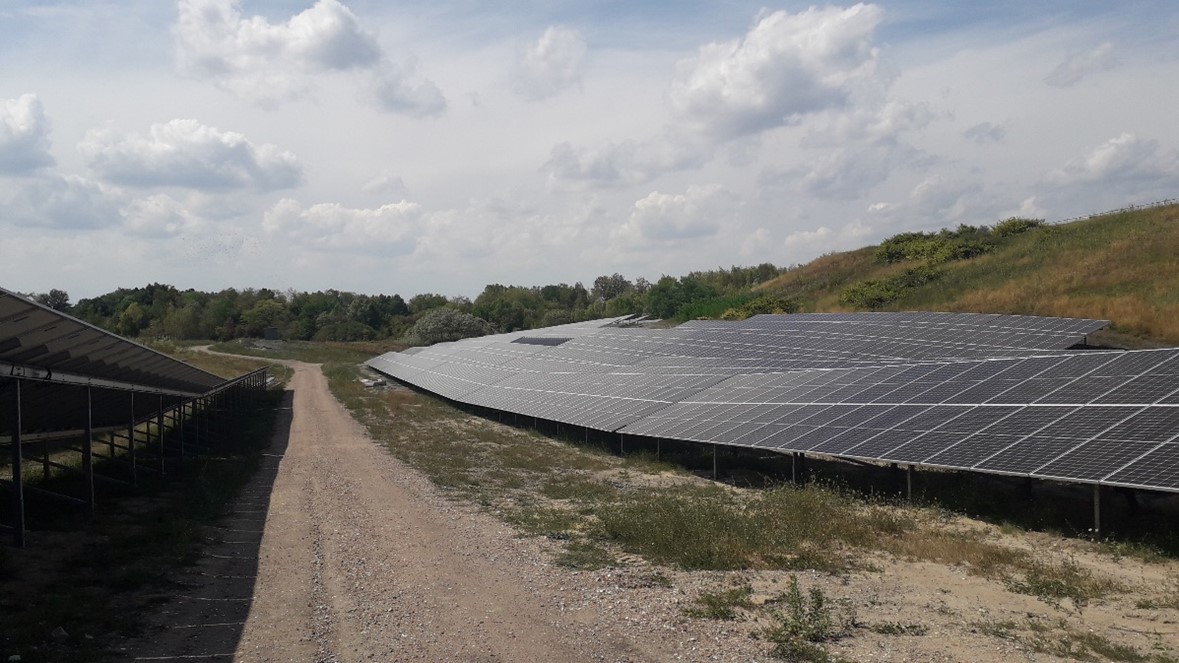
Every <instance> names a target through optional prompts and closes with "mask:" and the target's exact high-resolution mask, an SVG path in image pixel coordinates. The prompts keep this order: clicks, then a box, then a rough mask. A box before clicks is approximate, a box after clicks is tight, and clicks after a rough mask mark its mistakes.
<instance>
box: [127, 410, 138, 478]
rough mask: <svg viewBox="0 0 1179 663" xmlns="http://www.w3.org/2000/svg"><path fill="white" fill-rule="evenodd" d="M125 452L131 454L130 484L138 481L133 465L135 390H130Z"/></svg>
mask: <svg viewBox="0 0 1179 663" xmlns="http://www.w3.org/2000/svg"><path fill="white" fill-rule="evenodd" d="M127 452H128V453H129V454H130V455H131V485H132V486H134V485H137V483H138V481H139V477H138V472H137V471H136V469H137V468H136V466H135V392H134V391H133V392H131V418H130V419H129V420H128V424H127Z"/></svg>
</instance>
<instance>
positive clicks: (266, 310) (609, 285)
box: [31, 263, 791, 342]
mask: <svg viewBox="0 0 1179 663" xmlns="http://www.w3.org/2000/svg"><path fill="white" fill-rule="evenodd" d="M783 271H784V270H782V269H780V268H778V267H775V266H774V265H772V264H770V263H764V264H761V265H757V266H755V267H731V268H729V269H724V268H721V269H716V270H710V271H700V272H692V273H690V274H688V275H687V276H682V277H679V278H676V277H672V276H664V277H662V278H660V279H659V280H658V281H656V282H655V283H650V282H648V281H647V280H646V279H643V278H638V279H635V280H634V281H631V280H629V279H627V278H626V277H624V276H623V275H621V274H612V275H609V276H600V277H598V278H596V279H594V282H593V285H592V286H591V287H590V288H586V287H585V286H584V285H582V284H581V283H574V284H573V285H568V284H565V283H560V284H557V285H545V286H531V287H526V286H514V285H500V284H492V285H488V286H487V287H486V288H484V289H483V292H482V293H480V294H479V296H478V297H476V298H475V299H474V300H473V301H472V300H471V299H469V298H467V297H446V296H444V295H439V294H432V293H426V294H418V295H414V296H412V297H410V298H409V299H408V300H406V299H404V298H402V297H401V295H397V294H394V295H363V294H356V293H352V292H343V291H339V290H323V291H319V292H297V291H294V290H288V291H286V292H280V291H276V290H270V289H267V288H261V289H257V290H254V289H246V290H236V289H233V288H230V289H227V290H222V291H220V292H201V291H197V290H191V289H190V290H179V289H177V288H175V287H173V286H171V285H164V284H159V283H153V284H151V285H148V286H145V287H142V288H119V289H118V290H115V291H114V292H110V293H107V294H105V295H102V296H99V297H94V298H92V299H83V300H80V301H78V302H77V303H75V304H71V303H70V297H69V294H68V293H66V292H64V291H62V290H50V291H49V292H48V293H40V294H33V295H31V297H32V298H33V299H35V300H36V301H39V302H40V303H42V304H45V305H47V306H50V307H52V308H54V309H57V310H60V311H65V312H67V313H69V314H70V315H73V316H75V317H78V318H81V319H82V320H85V321H87V322H90V323H92V324H94V325H97V326H99V327H103V328H105V329H109V330H111V331H113V332H115V333H117V334H120V335H123V336H130V337H148V338H171V339H213V340H219V341H225V340H231V339H235V338H243V337H261V336H262V335H263V334H264V332H265V330H266V329H268V328H275V329H277V330H278V333H279V335H280V337H281V338H283V339H286V340H315V341H362V340H375V339H409V340H411V341H413V340H419V341H424V342H431V339H426V338H422V339H415V338H414V330H415V325H416V324H417V323H418V322H419V320H421V319H422V318H424V317H426V316H427V315H429V314H430V313H431V312H432V311H438V310H439V309H446V310H445V311H438V312H439V313H446V314H448V315H451V316H453V315H454V314H456V313H459V314H462V317H464V318H467V319H470V317H473V318H479V319H482V320H483V321H486V322H487V323H490V326H491V328H493V329H494V330H498V331H501V332H509V331H517V330H522V329H533V328H537V327H548V326H552V325H559V324H565V323H569V322H579V321H583V320H592V319H595V318H602V317H610V316H621V315H627V314H647V315H650V316H653V317H657V318H663V319H676V320H688V319H692V318H697V317H721V316H722V315H724V314H725V313H726V312H729V315H730V316H732V315H740V316H744V315H746V314H748V313H749V312H750V311H753V310H754V309H756V311H755V312H757V311H763V310H764V311H765V312H775V311H777V312H784V311H785V310H788V309H789V308H790V307H791V304H790V302H784V301H777V300H770V299H767V298H764V297H762V298H759V297H757V296H756V295H755V294H754V292H753V291H752V289H753V287H754V286H756V285H758V284H760V283H765V282H767V281H769V280H771V279H774V278H775V277H777V276H778V275H779V274H781V273H782V272H783ZM751 306H752V307H753V308H752V309H751V308H750V307H751ZM468 316H470V317H468ZM435 317H437V316H435ZM419 329H421V326H419Z"/></svg>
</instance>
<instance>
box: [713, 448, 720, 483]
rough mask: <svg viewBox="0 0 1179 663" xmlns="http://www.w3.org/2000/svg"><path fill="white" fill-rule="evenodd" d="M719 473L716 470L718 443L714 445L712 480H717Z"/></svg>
mask: <svg viewBox="0 0 1179 663" xmlns="http://www.w3.org/2000/svg"><path fill="white" fill-rule="evenodd" d="M718 476H719V474H718V473H717V471H716V445H715V444H714V445H712V480H713V481H716V479H717V477H718Z"/></svg>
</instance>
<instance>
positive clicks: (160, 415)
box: [156, 394, 164, 476]
mask: <svg viewBox="0 0 1179 663" xmlns="http://www.w3.org/2000/svg"><path fill="white" fill-rule="evenodd" d="M156 435H157V436H159V438H160V439H159V442H160V476H164V396H163V395H162V394H161V395H160V405H159V408H158V409H157V410H156Z"/></svg>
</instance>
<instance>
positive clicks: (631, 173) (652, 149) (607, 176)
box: [543, 136, 712, 185]
mask: <svg viewBox="0 0 1179 663" xmlns="http://www.w3.org/2000/svg"><path fill="white" fill-rule="evenodd" d="M711 156H712V154H711V151H710V150H708V149H707V148H706V147H705V146H704V145H703V144H701V143H699V142H698V141H693V140H690V139H688V138H686V137H685V138H683V139H676V138H675V137H673V136H662V137H660V138H657V139H654V140H643V141H636V140H623V141H619V142H610V143H606V144H604V145H601V146H598V147H574V146H572V145H570V144H569V143H560V144H559V145H556V146H555V147H553V149H552V151H551V152H550V153H549V159H548V161H547V162H545V164H544V167H543V170H544V171H545V172H547V173H548V175H549V178H550V179H551V180H552V181H558V182H560V181H566V182H584V183H588V184H591V185H614V184H637V183H641V182H646V181H649V180H651V179H653V178H655V177H657V176H659V175H661V174H664V173H667V172H672V171H677V170H684V169H687V168H693V167H696V166H699V165H701V164H703V163H704V162H706V161H707V160H708V159H709V158H710V157H711Z"/></svg>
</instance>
